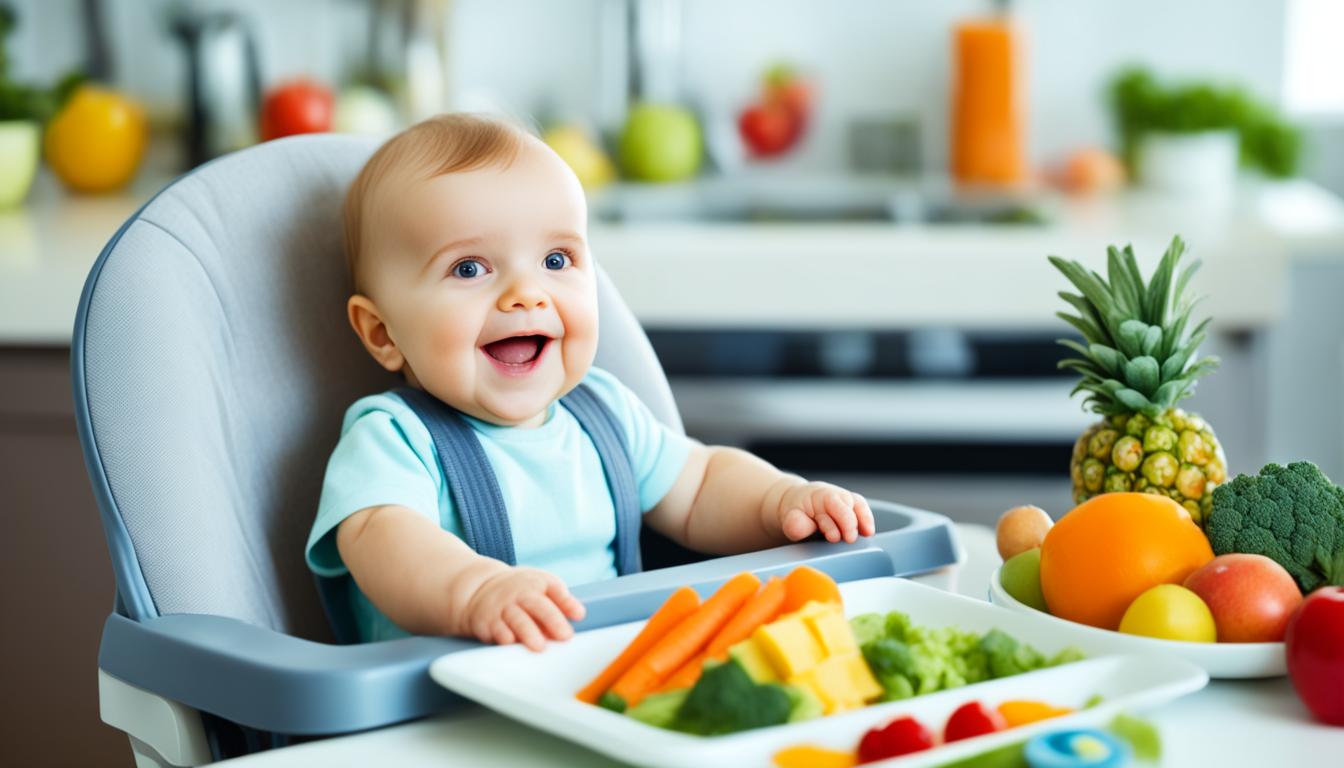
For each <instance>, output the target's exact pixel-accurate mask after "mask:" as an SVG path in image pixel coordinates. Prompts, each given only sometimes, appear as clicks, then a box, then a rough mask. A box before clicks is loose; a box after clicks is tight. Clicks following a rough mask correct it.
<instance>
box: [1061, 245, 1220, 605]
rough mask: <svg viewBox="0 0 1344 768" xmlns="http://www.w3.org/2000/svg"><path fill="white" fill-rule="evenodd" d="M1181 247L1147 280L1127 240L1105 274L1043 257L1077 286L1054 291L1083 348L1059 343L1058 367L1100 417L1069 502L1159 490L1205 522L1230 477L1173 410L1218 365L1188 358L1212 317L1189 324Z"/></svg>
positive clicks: (1201, 431)
mask: <svg viewBox="0 0 1344 768" xmlns="http://www.w3.org/2000/svg"><path fill="white" fill-rule="evenodd" d="M1184 251H1185V243H1183V242H1182V241H1181V239H1180V238H1179V237H1175V238H1173V239H1172V242H1171V246H1170V247H1168V248H1167V251H1166V253H1165V254H1164V255H1163V256H1162V261H1161V263H1160V264H1159V265H1158V267H1157V269H1156V270H1155V271H1154V272H1153V275H1152V278H1151V280H1149V281H1148V282H1147V283H1146V284H1145V282H1144V280H1143V276H1142V275H1141V274H1140V273H1139V265H1138V260H1137V259H1136V258H1135V256H1134V251H1133V249H1132V248H1130V247H1129V246H1126V247H1125V248H1124V250H1120V249H1118V248H1115V247H1111V248H1109V249H1108V260H1107V277H1106V278H1103V277H1102V276H1101V275H1099V274H1097V273H1096V272H1093V271H1091V270H1089V269H1087V268H1086V267H1084V266H1083V265H1082V264H1079V263H1078V262H1076V261H1068V260H1065V259H1061V258H1059V257H1057V256H1051V257H1050V262H1051V263H1052V264H1054V265H1055V267H1057V268H1058V269H1059V270H1060V271H1061V272H1063V273H1064V275H1065V277H1067V278H1068V279H1069V281H1070V282H1072V283H1073V284H1074V286H1076V287H1077V289H1078V291H1079V293H1078V294H1074V293H1067V292H1064V293H1061V294H1060V296H1061V297H1063V299H1064V300H1065V301H1067V302H1068V303H1069V305H1070V306H1072V307H1073V309H1074V310H1075V311H1076V313H1077V314H1072V315H1071V314H1067V313H1062V312H1061V313H1059V316H1060V317H1061V318H1063V319H1064V320H1065V321H1066V322H1068V323H1069V324H1070V325H1072V326H1073V327H1074V328H1075V329H1077V330H1078V331H1079V332H1080V333H1081V334H1082V335H1083V343H1081V344H1080V343H1078V342H1076V341H1074V340H1072V339H1061V340H1060V344H1063V345H1064V346H1066V347H1068V348H1069V349H1071V350H1072V351H1074V352H1075V353H1076V356H1073V357H1069V358H1067V359H1065V360H1062V361H1060V363H1059V365H1060V367H1061V368H1068V369H1070V370H1072V371H1074V372H1075V373H1077V374H1079V375H1080V376H1081V377H1082V380H1081V381H1079V382H1078V385H1077V387H1076V388H1075V389H1074V391H1075V392H1085V393H1087V399H1086V402H1085V404H1086V406H1088V407H1089V408H1091V410H1093V411H1095V412H1096V413H1099V414H1101V415H1102V416H1103V419H1102V421H1099V422H1097V423H1096V424H1094V425H1093V426H1092V427H1090V428H1088V430H1087V431H1086V432H1084V433H1083V434H1082V436H1081V437H1079V438H1078V441H1077V443H1076V444H1075V445H1074V447H1073V458H1072V461H1071V462H1070V473H1071V476H1072V480H1073V495H1074V501H1075V502H1078V503H1081V502H1084V501H1087V500H1088V499H1090V498H1093V497H1094V496H1097V495H1098V494H1104V493H1111V492H1115V491H1135V492H1143V493H1150V494H1156V495H1159V496H1163V497H1166V498H1169V499H1172V500H1174V501H1175V502H1176V503H1177V504H1179V505H1181V506H1183V507H1185V508H1186V509H1187V510H1188V511H1189V512H1190V515H1191V516H1192V517H1193V519H1194V521H1195V522H1196V523H1199V524H1202V521H1203V518H1204V516H1205V515H1206V514H1207V513H1208V511H1209V508H1210V505H1211V503H1212V502H1211V500H1210V498H1209V493H1210V492H1211V491H1213V490H1214V488H1215V487H1217V486H1218V485H1219V484H1220V483H1222V482H1224V481H1225V480H1226V478H1227V460H1226V458H1225V457H1224V456H1223V449H1222V446H1221V445H1220V444H1219V443H1218V440H1217V438H1216V437H1215V436H1214V434H1213V429H1212V428H1211V427H1210V426H1209V425H1208V423H1207V422H1205V421H1204V420H1203V419H1201V418H1200V417H1199V416H1197V415H1194V414H1187V413H1186V412H1184V411H1182V410H1180V409H1179V408H1177V407H1176V404H1177V403H1178V402H1180V401H1181V400H1182V399H1184V398H1186V397H1189V396H1190V395H1191V394H1193V392H1194V389H1195V384H1196V382H1197V380H1198V379H1199V378H1200V377H1201V376H1204V375H1205V374H1208V373H1209V372H1211V371H1213V370H1214V369H1215V368H1217V366H1218V360H1217V358H1214V357H1204V358H1198V359H1196V356H1195V353H1196V351H1197V350H1198V348H1199V345H1200V344H1201V343H1202V342H1203V341H1204V338H1205V328H1207V326H1208V323H1209V320H1207V319H1206V320H1203V321H1202V322H1199V323H1197V324H1194V325H1193V326H1192V325H1191V324H1190V319H1191V317H1190V316H1191V312H1192V311H1193V308H1194V306H1195V304H1196V303H1197V301H1198V299H1197V297H1195V296H1192V295H1189V294H1188V293H1187V287H1188V286H1189V283H1190V277H1191V275H1193V274H1194V272H1195V270H1196V269H1197V268H1198V267H1199V262H1198V261H1193V262H1190V263H1189V264H1187V265H1186V266H1185V267H1184V268H1183V269H1182V270H1181V271H1180V272H1179V274H1178V273H1177V272H1176V266H1177V263H1178V262H1179V261H1180V259H1181V255H1182V254H1183V253H1184ZM1080 294H1081V295H1080ZM1047 595H1048V592H1047ZM1115 618H1116V620H1119V614H1118V613H1117V614H1116V616H1115Z"/></svg>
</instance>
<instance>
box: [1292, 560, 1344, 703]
mask: <svg viewBox="0 0 1344 768" xmlns="http://www.w3.org/2000/svg"><path fill="white" fill-rule="evenodd" d="M1284 643H1285V648H1286V649H1287V652H1288V676H1289V677H1290V678H1292V681H1293V687H1294V688H1295V689H1296V690H1297V697H1298V698H1299V699H1301V700H1302V703H1303V704H1305V705H1306V707H1307V709H1309V710H1311V713H1312V714H1313V715H1315V716H1316V719H1317V720H1320V721H1321V722H1323V723H1329V724H1330V725H1340V726H1344V587H1335V586H1330V587H1321V588H1320V589H1318V590H1316V591H1315V592H1312V593H1311V594H1310V595H1307V599H1306V600H1304V601H1302V605H1300V606H1298V609H1297V611H1296V612H1295V613H1294V614H1293V616H1292V618H1291V619H1289V620H1288V631H1287V633H1286V634H1285V635H1284Z"/></svg>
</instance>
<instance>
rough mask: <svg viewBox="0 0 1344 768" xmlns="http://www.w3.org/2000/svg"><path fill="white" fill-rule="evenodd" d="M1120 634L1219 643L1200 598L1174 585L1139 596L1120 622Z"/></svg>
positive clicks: (1210, 618) (1211, 614) (1160, 587)
mask: <svg viewBox="0 0 1344 768" xmlns="http://www.w3.org/2000/svg"><path fill="white" fill-rule="evenodd" d="M1120 631H1121V632H1125V633H1128V634H1131V635H1144V636H1146V637H1158V638H1161V639H1163V640H1185V641H1188V642H1192V643H1212V642H1214V641H1215V640H1217V639H1218V630H1217V628H1216V627H1215V625H1214V623H1213V613H1212V612H1211V611H1209V606H1208V605H1206V604H1205V603H1204V601H1203V600H1201V599H1200V598H1199V595H1196V594H1195V593H1194V592H1191V591H1190V590H1188V589H1186V588H1185V587H1182V586H1179V585H1176V584H1159V585H1158V586H1156V587H1153V588H1152V589H1150V590H1148V591H1147V592H1144V593H1143V594H1141V595H1139V596H1138V597H1137V598H1136V599H1135V600H1134V602H1133V603H1132V604H1130V606H1129V609H1128V610H1126V611H1125V615H1124V618H1122V619H1120Z"/></svg>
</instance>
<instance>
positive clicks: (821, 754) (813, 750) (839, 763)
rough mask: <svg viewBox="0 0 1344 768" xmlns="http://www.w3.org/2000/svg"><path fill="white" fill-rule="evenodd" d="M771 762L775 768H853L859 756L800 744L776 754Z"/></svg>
mask: <svg viewBox="0 0 1344 768" xmlns="http://www.w3.org/2000/svg"><path fill="white" fill-rule="evenodd" d="M773 762H774V764H775V766H776V768H853V766H855V765H858V764H859V756H858V755H856V754H854V753H853V752H845V751H843V750H839V749H827V748H825V747H814V746H812V745H810V744H802V745H799V746H796V747H788V748H786V749H781V750H780V751H778V752H776V753H775V756H774V758H773Z"/></svg>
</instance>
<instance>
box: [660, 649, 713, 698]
mask: <svg viewBox="0 0 1344 768" xmlns="http://www.w3.org/2000/svg"><path fill="white" fill-rule="evenodd" d="M707 658H709V654H708V653H707V652H705V651H701V652H700V653H697V654H695V655H694V656H692V657H691V660H690V661H688V662H686V663H685V664H682V665H681V669H678V670H677V671H676V672H673V673H672V676H671V677H669V678H667V681H666V682H664V683H663V684H662V685H660V686H658V692H659V693H661V692H662V691H675V690H676V689H678V688H690V687H691V686H693V685H695V681H697V680H699V679H700V673H701V672H702V671H704V664H705V659H707Z"/></svg>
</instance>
